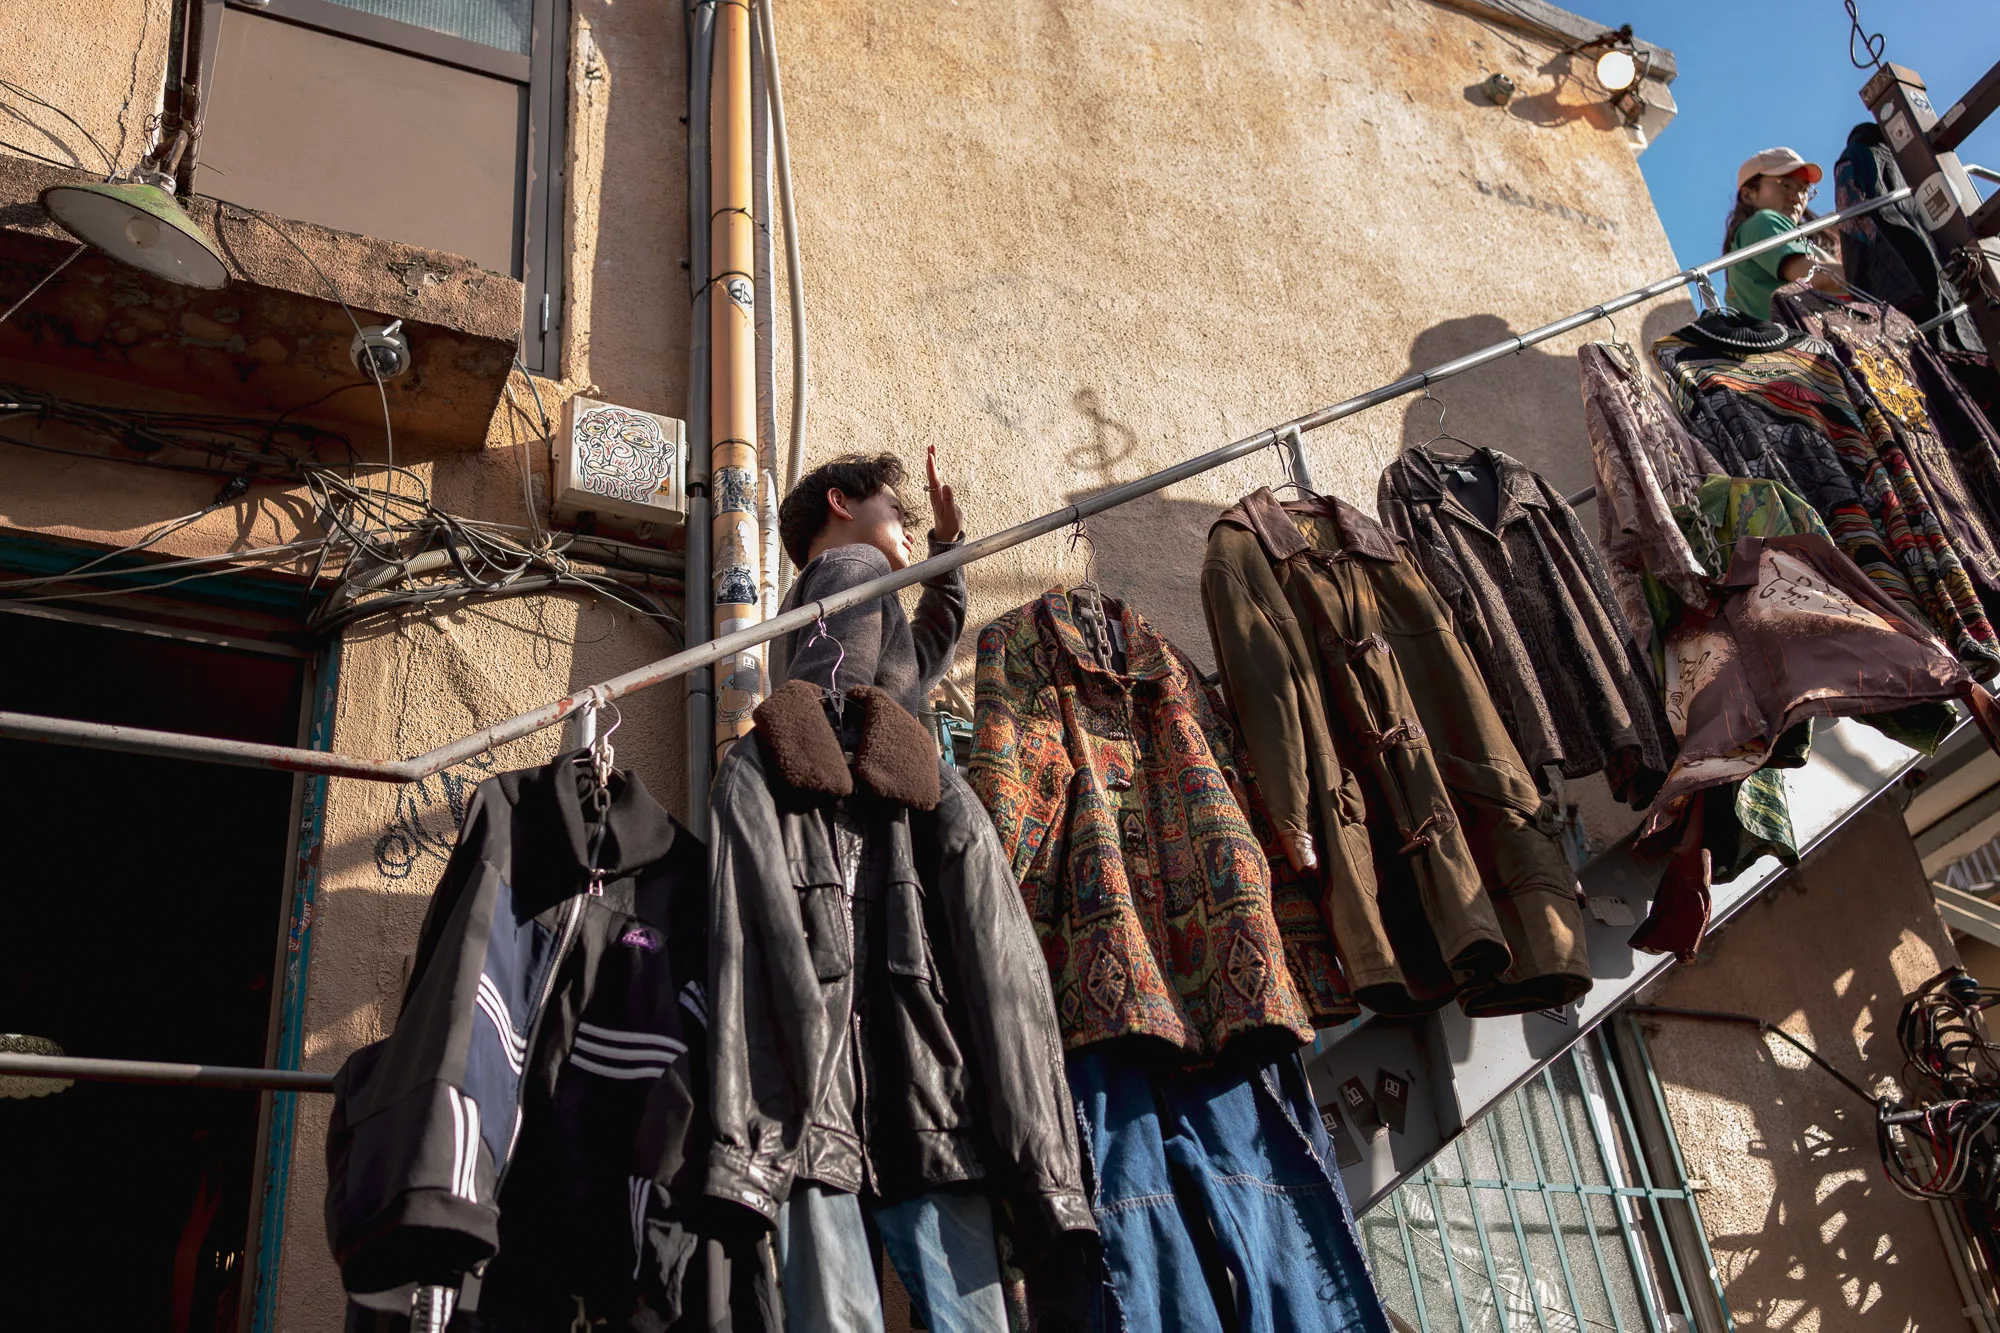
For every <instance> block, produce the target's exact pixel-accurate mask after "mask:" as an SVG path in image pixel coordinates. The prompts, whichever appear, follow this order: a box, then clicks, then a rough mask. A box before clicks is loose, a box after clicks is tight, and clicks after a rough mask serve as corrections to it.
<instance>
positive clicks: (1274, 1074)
mask: <svg viewBox="0 0 2000 1333" xmlns="http://www.w3.org/2000/svg"><path fill="white" fill-rule="evenodd" d="M1068 1072H1069V1085H1070V1090H1071V1092H1072V1093H1074V1094H1075V1096H1076V1099H1077V1103H1078V1111H1079V1114H1080V1116H1081V1119H1082V1125H1083V1128H1084V1131H1085V1133H1086V1136H1087V1144H1088V1147H1087V1150H1086V1152H1087V1156H1088V1159H1089V1160H1088V1162H1087V1166H1088V1167H1089V1168H1090V1170H1091V1174H1092V1176H1093V1182H1092V1183H1093V1186H1094V1190H1095V1194H1094V1198H1093V1202H1092V1208H1093V1211H1094V1212H1095V1213H1096V1215H1097V1226H1098V1231H1099V1234H1100V1236H1101V1237H1102V1239H1103V1242H1104V1263H1105V1269H1106V1280H1107V1281H1106V1288H1107V1289H1106V1291H1105V1292H1104V1293H1102V1295H1103V1297H1104V1299H1103V1300H1101V1301H1100V1302H1099V1304H1100V1307H1101V1312H1100V1313H1099V1315H1098V1320H1099V1322H1100V1323H1101V1324H1102V1326H1103V1327H1105V1328H1107V1329H1113V1330H1123V1331H1124V1333H1223V1330H1225V1329H1234V1330H1238V1331H1239V1333H1293V1331H1294V1330H1298V1331H1300V1333H1309V1331H1314V1330H1324V1331H1325V1333H1389V1321H1388V1316H1387V1315H1386V1314H1384V1313H1383V1310H1382V1302H1381V1299H1380V1297H1378V1296H1377V1295H1376V1292H1375V1284H1374V1281H1373V1280H1372V1279H1371V1278H1370V1277H1369V1275H1368V1268H1367V1265H1366V1263H1365V1261H1364V1260H1363V1259H1362V1255H1361V1238H1360V1236H1359V1235H1358V1234H1357V1233H1356V1231H1355V1228H1354V1214H1353V1212H1352V1211H1351V1210H1350V1209H1349V1208H1348V1205H1347V1194H1346V1191H1345V1190H1343V1189H1342V1188H1341V1184H1340V1176H1339V1174H1338V1172H1337V1171H1336V1170H1335V1169H1334V1167H1333V1151H1332V1147H1331V1145H1330V1144H1329V1143H1328V1141H1327V1138H1326V1130H1325V1129H1324V1128H1323V1127H1322V1125H1321V1123H1320V1119H1319V1114H1318V1112H1317V1111H1316V1110H1315V1109H1314V1107H1313V1102H1312V1094H1311V1091H1310V1089H1309V1087H1308V1085H1307V1083H1306V1075H1305V1068H1304V1066H1302V1065H1301V1064H1300V1063H1299V1058H1298V1056H1296V1055H1292V1056H1287V1057H1286V1058H1284V1059H1282V1060H1278V1061H1274V1062H1273V1063H1271V1064H1268V1065H1264V1066H1261V1067H1258V1068H1255V1069H1252V1070H1249V1071H1247V1072H1246V1071H1242V1070H1233V1071H1232V1070H1217V1071H1211V1072H1208V1073H1201V1074H1183V1073H1174V1074H1171V1075H1156V1074H1155V1073H1154V1071H1153V1070H1151V1069H1150V1068H1148V1067H1147V1066H1146V1065H1143V1064H1141V1063H1138V1062H1137V1061H1135V1060H1133V1059H1132V1058H1130V1057H1129V1056H1128V1055H1125V1054H1123V1053H1120V1052H1118V1051H1116V1050H1112V1051H1104V1050H1103V1049H1102V1048H1099V1049H1095V1050H1092V1049H1086V1050H1083V1051H1080V1052H1077V1053H1075V1054H1073V1055H1071V1056H1070V1057H1069V1058H1068ZM1225 1307H1226V1308H1229V1309H1231V1310H1233V1315H1232V1316H1225V1315H1224V1314H1223V1313H1221V1310H1222V1309H1223V1308H1225Z"/></svg>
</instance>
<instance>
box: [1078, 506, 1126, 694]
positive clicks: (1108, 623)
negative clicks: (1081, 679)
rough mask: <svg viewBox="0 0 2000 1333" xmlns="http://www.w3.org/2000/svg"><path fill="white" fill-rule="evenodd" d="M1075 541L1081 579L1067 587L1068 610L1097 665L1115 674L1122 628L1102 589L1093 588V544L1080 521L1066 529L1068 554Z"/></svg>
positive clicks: (1087, 530) (1120, 650)
mask: <svg viewBox="0 0 2000 1333" xmlns="http://www.w3.org/2000/svg"><path fill="white" fill-rule="evenodd" d="M1078 542H1082V543H1083V544H1084V548H1085V555H1084V561H1083V578H1082V580H1081V581H1080V582H1077V583H1072V584H1070V585H1069V593H1068V596H1069V602H1070V608H1071V611H1072V613H1073V614H1074V616H1075V619H1076V621H1077V627H1078V628H1079V629H1080V630H1082V632H1083V636H1084V639H1085V641H1086V642H1088V643H1089V644H1090V648H1091V651H1092V653H1093V654H1095V655H1096V657H1097V662H1098V665H1099V666H1101V667H1103V668H1104V669H1105V670H1106V671H1116V670H1118V669H1119V663H1120V658H1121V657H1122V656H1123V654H1124V644H1125V631H1124V626H1123V625H1122V624H1121V623H1120V622H1119V621H1118V620H1117V619H1115V618H1114V617H1113V616H1112V615H1111V613H1110V612H1109V611H1108V610H1106V609H1105V605H1104V590H1103V589H1102V588H1100V587H1098V586H1097V574H1096V570H1097V543H1096V542H1095V541H1093V540H1091V536H1090V529H1089V528H1087V527H1085V526H1084V522H1083V520H1082V519H1080V518H1079V519H1078V520H1077V521H1076V522H1075V523H1074V524H1073V525H1071V527H1070V530H1069V550H1070V554H1072V555H1074V554H1075V553H1076V544H1077V543H1078Z"/></svg>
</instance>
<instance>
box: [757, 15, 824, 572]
mask: <svg viewBox="0 0 2000 1333" xmlns="http://www.w3.org/2000/svg"><path fill="white" fill-rule="evenodd" d="M757 26H758V28H759V29H760V30H761V31H762V33H763V37H764V78H765V79H766V80H767V81H768V83H769V84H770V92H771V165H772V166H773V167H775V168H776V169H777V176H778V206H779V207H780V208H782V209H783V210H784V218H785V285H786V286H787V287H788V288H790V290H791V296H792V447H791V454H790V456H789V457H788V458H787V459H786V461H785V489H786V490H790V489H791V488H792V487H794V486H796V485H798V484H799V477H800V475H801V474H802V473H803V472H804V471H805V465H806V399H807V397H808V396H809V390H810V389H811V386H812V381H811V378H810V377H809V376H808V375H807V373H806V289H805V278H804V277H803V276H801V273H800V270H799V211H798V209H797V208H796V207H795V206H794V205H793V201H792V148H791V140H790V139H789V138H788V137H787V136H786V134H785V84H784V81H783V80H782V79H781V78H779V77H778V30H777V26H776V25H775V24H774V23H773V21H772V19H771V0H757ZM780 567H781V568H782V567H783V562H782V561H781V562H780ZM786 583H787V585H789V583H790V580H789V579H787V580H786Z"/></svg>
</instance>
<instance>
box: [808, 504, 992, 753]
mask: <svg viewBox="0 0 2000 1333" xmlns="http://www.w3.org/2000/svg"><path fill="white" fill-rule="evenodd" d="M957 545H958V543H957V542H947V541H939V540H938V539H937V536H936V535H935V534H933V535H932V536H931V538H930V553H931V554H932V555H938V554H940V553H942V552H945V551H949V550H951V549H952V548H953V547H955V546H957ZM888 572H889V558H888V557H887V556H885V555H883V554H882V553H881V552H880V551H878V550H876V549H875V548H874V547H872V546H859V545H856V546H836V547H834V548H833V549H832V550H830V551H823V552H821V553H820V554H819V555H818V556H816V557H814V558H813V559H812V560H811V561H809V562H808V563H807V564H806V567H805V568H804V569H802V570H800V571H799V577H798V580H797V581H796V582H794V583H793V584H792V589H791V591H790V592H789V593H787V594H786V595H785V604H784V606H783V607H782V608H781V609H783V610H786V611H789V610H791V609H793V608H794V607H798V606H803V605H806V604H807V603H810V602H814V601H817V600H819V599H820V598H822V597H829V596H831V595H833V594H834V593H837V592H840V591H841V590H843V589H846V588H851V587H853V586H854V585H855V584H857V583H864V582H866V581H867V580H869V579H872V578H879V577H881V576H882V575H884V574H887V573H888ZM922 586H923V595H922V596H921V597H919V598H918V599H917V614H916V616H915V617H914V618H912V617H910V616H907V615H905V614H904V613H903V604H902V603H901V602H900V601H898V600H897V599H896V598H894V597H878V598H876V599H875V600H874V601H872V602H863V603H862V604H861V605H859V606H853V607H849V608H848V609H847V610H845V611H836V612H835V613H834V614H832V615H830V616H828V617H827V618H826V628H827V633H828V634H830V635H831V636H832V639H826V638H822V639H820V640H819V641H818V642H817V643H815V642H813V641H812V640H813V635H814V633H815V631H814V630H812V629H805V630H801V631H798V632H796V633H793V634H786V635H782V636H780V637H779V638H778V639H777V640H775V641H774V642H773V644H772V654H771V679H772V680H773V681H779V680H804V681H810V682H811V683H812V684H814V685H819V686H827V685H831V684H833V683H834V681H833V670H834V665H835V663H836V662H837V663H838V664H839V667H840V680H839V686H840V688H841V689H852V688H853V687H855V686H856V685H875V686H879V687H880V688H882V689H884V690H887V691H888V692H889V693H890V694H892V695H894V696H895V698H896V702H897V703H899V704H901V705H903V707H904V708H906V709H908V710H909V712H910V713H911V715H913V716H916V717H922V716H923V715H924V713H925V712H927V711H928V702H929V700H930V695H931V691H932V690H933V689H936V688H937V683H938V682H939V681H940V680H942V679H943V678H944V673H945V671H946V669H947V668H949V667H950V666H951V659H952V653H953V651H954V650H955V649H956V648H957V647H958V636H959V635H960V634H961V633H963V632H964V630H965V604H966V603H965V573H964V571H963V570H958V569H954V570H953V571H951V573H949V574H946V575H943V576H942V577H940V578H935V579H931V580H929V581H927V582H925V583H924V584H923V585H922ZM833 640H838V641H839V642H838V644H836V643H835V642H833ZM843 651H845V653H846V656H845V657H842V656H841V654H842V652H843Z"/></svg>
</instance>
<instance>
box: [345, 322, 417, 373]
mask: <svg viewBox="0 0 2000 1333" xmlns="http://www.w3.org/2000/svg"><path fill="white" fill-rule="evenodd" d="M347 359H348V360H350V361H352V362H353V363H354V368H355V369H356V370H358V371H360V372H361V374H362V376H363V377H364V378H366V379H371V380H375V379H380V380H393V379H399V378H401V377H402V376H404V375H407V374H409V373H410V340H409V339H408V338H406V337H404V336H403V321H402V320H400V319H399V320H397V321H396V322H395V323H393V324H386V325H384V324H371V325H369V326H368V327H367V328H364V329H363V330H361V332H359V333H357V334H355V335H354V342H353V343H352V344H351V345H349V347H348V349H347Z"/></svg>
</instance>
